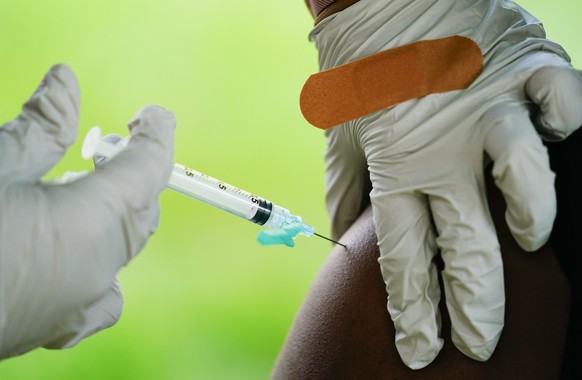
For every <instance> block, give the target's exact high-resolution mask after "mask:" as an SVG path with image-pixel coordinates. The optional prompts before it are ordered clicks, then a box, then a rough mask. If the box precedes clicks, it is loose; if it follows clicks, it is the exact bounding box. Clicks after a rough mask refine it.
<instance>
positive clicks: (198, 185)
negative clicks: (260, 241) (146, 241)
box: [82, 127, 314, 236]
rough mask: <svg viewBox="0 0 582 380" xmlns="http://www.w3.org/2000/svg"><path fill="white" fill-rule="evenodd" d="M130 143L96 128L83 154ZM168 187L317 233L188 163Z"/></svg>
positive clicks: (273, 224)
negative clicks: (115, 141)
mask: <svg viewBox="0 0 582 380" xmlns="http://www.w3.org/2000/svg"><path fill="white" fill-rule="evenodd" d="M127 142H128V139H127V138H125V139H122V140H121V141H120V142H119V143H118V144H117V145H113V144H111V143H109V142H107V141H104V140H102V139H101V130H100V128H99V127H94V128H93V129H91V130H90V131H89V133H88V134H87V136H86V137H85V141H84V144H83V149H82V154H83V157H84V158H86V159H87V158H90V157H93V155H95V154H101V155H103V156H105V157H112V156H114V155H116V154H117V153H119V152H120V151H121V150H123V148H124V147H125V146H126V144H127ZM167 187H168V188H170V189H172V190H174V191H177V192H179V193H181V194H184V195H186V196H188V197H190V198H194V199H196V200H199V201H201V202H204V203H206V204H209V205H211V206H214V207H217V208H219V209H221V210H224V211H227V212H229V213H231V214H234V215H237V216H240V217H241V218H244V219H246V220H249V221H251V222H253V223H256V224H259V225H264V226H267V227H270V228H273V229H283V228H285V227H287V226H288V225H289V224H292V223H301V225H302V226H303V230H302V231H301V234H303V235H306V236H312V235H313V233H314V230H313V228H312V227H311V226H309V225H307V224H305V223H303V222H302V220H301V218H300V217H299V216H296V215H292V214H291V213H290V212H289V210H287V209H285V208H283V207H280V206H277V205H275V204H273V203H271V202H269V201H268V200H266V199H264V198H261V197H259V196H256V195H254V194H251V193H249V192H246V191H244V190H241V189H239V188H237V187H235V186H232V185H229V184H228V183H225V182H222V181H219V180H217V179H215V178H212V177H210V176H208V175H206V174H203V173H200V172H198V171H196V170H193V169H190V168H187V167H186V166H184V165H180V164H174V167H173V170H172V174H171V175H170V179H169V181H168V185H167Z"/></svg>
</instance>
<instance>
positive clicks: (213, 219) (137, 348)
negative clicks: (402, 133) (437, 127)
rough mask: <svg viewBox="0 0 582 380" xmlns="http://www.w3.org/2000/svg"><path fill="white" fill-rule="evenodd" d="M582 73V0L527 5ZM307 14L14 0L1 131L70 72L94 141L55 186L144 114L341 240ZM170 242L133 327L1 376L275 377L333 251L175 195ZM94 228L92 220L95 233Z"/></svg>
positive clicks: (2, 370) (275, 6)
mask: <svg viewBox="0 0 582 380" xmlns="http://www.w3.org/2000/svg"><path fill="white" fill-rule="evenodd" d="M521 4H522V5H523V6H524V7H526V8H527V9H528V10H530V11H531V12H532V13H533V14H534V15H536V16H538V17H539V18H541V19H542V20H543V21H544V24H545V26H546V29H547V31H548V35H549V37H550V38H552V39H554V40H557V41H559V42H560V43H562V44H563V45H564V46H565V47H566V49H567V50H568V51H569V53H570V54H571V55H572V58H573V60H574V64H575V65H578V66H581V65H582V47H581V46H580V44H579V41H578V40H579V39H578V38H577V35H579V34H580V26H579V23H580V21H579V15H580V14H582V3H580V2H579V1H577V0H555V1H553V2H551V3H547V2H545V1H541V0H537V1H536V0H527V1H525V0H524V1H522V2H521ZM311 26H312V19H311V17H310V15H309V13H308V11H307V9H306V8H305V5H304V4H303V1H302V0H295V1H276V2H275V1H266V0H251V1H244V2H241V1H236V0H223V1H211V0H195V1H186V0H165V1H153V0H143V1H136V0H124V1H114V0H100V1H91V0H88V1H73V0H54V1H50V2H46V1H39V0H32V1H27V2H17V1H13V0H12V1H11V0H0V53H1V54H2V60H1V61H0V120H2V121H7V120H10V119H12V118H14V117H15V116H16V115H17V114H18V113H19V112H20V107H21V105H22V103H23V102H24V101H25V100H26V99H27V98H28V96H29V95H30V94H31V93H32V92H33V91H34V89H35V87H36V86H37V84H38V82H39V81H40V79H41V78H42V76H43V74H44V72H45V71H46V70H47V69H48V68H49V67H50V66H51V65H52V64H55V63H58V62H63V63H67V64H68V65H70V66H71V67H72V68H73V70H74V71H75V72H76V74H77V76H78V79H79V82H80V86H81V94H82V112H81V120H80V125H79V139H78V141H77V143H75V144H74V145H73V146H72V147H71V148H70V149H69V151H68V152H67V154H66V155H65V157H64V159H63V161H62V162H61V163H59V164H58V165H57V166H56V167H55V168H54V169H53V170H52V171H51V172H50V173H48V175H47V177H49V178H50V177H56V176H60V175H62V174H63V173H64V172H65V171H79V170H92V164H91V163H90V162H87V161H83V160H82V159H81V158H80V146H81V141H82V138H83V136H84V135H85V133H86V132H87V131H88V130H89V128H91V127H92V126H93V125H100V126H101V127H102V128H103V129H104V131H105V132H106V133H118V134H121V135H126V134H127V130H126V124H127V122H128V121H129V120H130V119H131V118H132V116H133V114H134V113H135V112H137V110H138V109H139V108H141V107H142V106H144V105H147V104H160V105H162V106H164V107H166V108H168V109H170V110H172V111H173V112H174V113H175V114H176V116H177V119H178V128H177V130H176V150H175V151H176V153H175V159H176V161H177V162H180V163H182V164H184V165H187V166H190V167H192V168H194V169H196V170H199V171H202V172H204V173H206V174H208V175H211V176H213V177H216V178H219V179H221V180H223V181H225V182H228V183H230V184H233V185H235V186H238V187H240V188H242V189H245V190H248V191H250V192H253V193H256V194H259V195H261V196H263V197H265V198H267V199H270V200H272V201H273V202H275V203H278V204H280V205H282V206H284V207H287V208H289V209H290V210H291V212H293V213H296V214H299V215H301V216H302V217H303V218H304V220H306V221H307V222H308V223H310V224H312V225H313V226H314V227H315V228H316V230H318V231H319V232H321V233H324V234H328V233H329V226H328V224H329V222H328V219H327V216H326V211H325V206H324V183H323V171H324V164H323V150H324V144H325V141H324V138H323V136H322V133H321V132H320V131H319V130H317V129H315V128H312V127H310V126H308V124H307V123H306V122H305V121H304V120H303V118H302V116H301V113H300V111H299V105H298V96H299V92H300V90H301V87H302V85H303V82H304V81H305V79H306V78H307V77H308V76H309V75H310V74H312V73H314V72H316V71H317V54H316V51H315V48H314V46H313V45H312V44H311V43H309V42H308V40H307V34H308V32H309V31H310V29H311ZM161 209H162V219H161V224H160V228H159V230H158V232H157V233H156V234H155V235H154V236H153V238H152V239H150V241H149V242H148V244H147V246H146V247H145V249H144V250H143V252H142V253H141V254H140V255H139V256H138V257H137V258H136V259H135V260H134V261H133V262H132V263H131V264H130V265H129V267H127V268H124V269H122V270H121V272H120V274H119V277H120V280H121V282H122V286H123V288H124V295H125V299H126V303H125V309H124V314H123V316H122V318H121V320H120V321H119V323H118V324H117V325H115V326H114V327H113V328H110V329H108V330H106V331H103V332H102V333H100V334H97V335H96V336H94V337H92V338H90V339H87V340H86V341H83V342H81V343H80V344H79V345H78V346H77V347H75V348H73V349H70V350H63V351H48V350H44V349H38V350H35V351H33V352H31V353H29V354H26V355H24V356H21V357H17V358H13V359H9V360H6V361H4V362H2V363H0V379H2V380H10V379H18V380H20V379H44V380H52V379H58V380H68V379H84V380H91V379H109V380H115V379H124V380H126V379H138V378H139V379H142V380H148V379H180V380H182V379H218V380H219V379H237V380H241V379H266V378H267V377H268V375H269V372H270V369H271V367H272V365H273V363H274V361H275V359H276V356H277V353H278V350H279V349H280V347H281V345H282V343H283V341H284V339H285V335H286V333H287V330H288V328H289V326H290V325H291V323H292V320H293V317H294V315H295V313H296V311H297V309H298V307H299V306H300V304H301V301H302V299H303V297H304V296H305V293H306V292H307V290H308V288H309V286H310V285H311V282H312V280H313V277H314V276H315V274H316V273H317V271H318V268H319V267H320V265H321V263H322V262H323V260H325V257H326V255H327V252H328V251H329V248H330V246H329V243H327V242H325V241H323V240H319V239H317V238H311V239H307V238H303V237H299V238H298V240H297V247H296V248H293V249H289V248H287V247H261V246H259V245H258V244H257V243H256V242H255V237H256V235H257V233H258V231H259V229H258V227H257V226H255V225H252V224H251V223H248V222H245V221H243V220H240V219H238V218H236V217H234V216H231V215H229V214H226V213H224V212H221V211H218V210H216V209H214V208H211V207H209V206H206V205H204V204H201V203H198V202H195V201H191V200H188V199H187V198H184V197H183V196H181V195H178V194H176V193H172V192H170V191H166V192H164V193H163V194H162V196H161ZM86 224H87V228H91V221H90V220H87V221H86Z"/></svg>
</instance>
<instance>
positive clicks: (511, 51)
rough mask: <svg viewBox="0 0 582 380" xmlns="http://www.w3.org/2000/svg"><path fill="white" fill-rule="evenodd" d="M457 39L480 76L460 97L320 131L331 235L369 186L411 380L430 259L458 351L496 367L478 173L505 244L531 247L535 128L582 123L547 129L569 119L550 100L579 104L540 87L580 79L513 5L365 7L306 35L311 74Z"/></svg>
mask: <svg viewBox="0 0 582 380" xmlns="http://www.w3.org/2000/svg"><path fill="white" fill-rule="evenodd" d="M453 35H459V36H464V37H467V38H470V39H472V40H473V41H475V42H476V43H477V44H478V45H479V48H480V49H481V51H482V53H483V59H484V70H483V72H482V74H481V75H480V76H479V77H478V78H477V79H476V80H475V81H474V82H473V83H472V85H471V86H470V87H469V88H468V89H466V90H463V91H452V92H448V93H443V94H433V95H429V96H426V97H423V98H419V99H413V100H409V101H406V102H403V103H400V104H398V105H396V106H394V107H391V108H388V109H385V110H381V111H379V112H375V113H372V114H369V115H366V116H364V117H360V118H357V119H354V120H352V121H349V122H347V123H344V124H342V125H339V126H337V127H335V128H332V129H329V130H327V131H326V137H327V153H326V160H327V172H326V176H327V195H326V196H327V204H328V210H329V212H330V215H331V219H332V220H333V222H334V223H336V225H334V227H333V228H334V236H340V235H341V234H342V233H343V232H344V231H345V229H346V228H347V226H349V224H350V222H353V221H354V219H355V218H354V217H353V215H355V212H354V208H353V207H356V208H357V207H358V205H359V204H360V199H361V196H362V194H356V191H354V189H363V188H364V187H365V186H364V183H365V181H366V178H367V177H368V173H369V178H370V180H371V182H372V191H371V193H370V198H371V202H372V206H373V217H374V224H375V228H376V234H377V235H378V237H379V247H380V254H381V257H380V259H379V263H380V265H381V269H382V274H383V277H384V280H385V283H386V289H387V292H388V294H390V297H389V299H388V306H387V307H388V310H389V312H390V315H391V317H392V320H393V322H394V325H395V328H396V347H397V349H398V351H399V353H400V356H401V358H402V360H403V362H404V363H405V364H406V365H407V366H409V367H410V368H413V369H418V368H422V367H424V366H426V365H428V364H429V363H430V362H432V360H433V359H434V358H435V357H436V355H437V354H438V352H439V350H440V348H441V347H442V339H441V337H440V323H439V319H440V316H439V315H438V310H437V309H436V308H435V304H436V303H438V301H439V299H440V296H439V292H440V289H439V288H438V283H437V281H436V275H435V264H434V261H433V260H432V258H433V257H434V255H435V254H436V250H437V249H440V251H441V253H442V257H443V260H444V264H445V268H444V271H443V272H442V273H443V282H444V291H445V294H446V300H447V309H448V311H449V314H450V317H451V321H452V340H453V342H454V344H455V345H456V346H457V348H458V349H459V350H460V351H462V352H463V353H464V354H466V355H467V356H469V357H471V358H473V359H475V360H479V361H484V360H487V359H488V358H489V357H490V356H491V355H492V353H493V351H494V349H495V347H496V344H497V341H498V339H499V337H500V334H501V331H502V329H503V323H504V307H505V300H504V285H503V284H504V278H503V265H502V261H501V256H500V252H499V244H498V243H497V237H496V233H495V229H494V228H493V224H492V221H491V217H490V215H489V211H488V206H487V200H486V197H485V187H484V179H483V163H484V162H487V161H489V160H493V161H494V167H493V170H494V174H495V181H496V184H497V185H498V187H499V188H500V189H501V191H502V193H503V195H504V197H505V198H506V200H507V204H508V211H507V214H506V219H507V221H508V224H509V226H510V227H511V229H512V234H513V235H514V237H515V238H516V240H517V241H518V242H519V243H520V245H521V246H522V247H523V248H524V249H526V250H535V249H537V248H538V247H539V246H540V245H541V244H543V243H544V242H545V241H546V240H547V237H548V235H549V232H550V229H551V226H552V222H553V220H554V216H555V194H554V188H553V180H554V174H553V173H552V171H551V170H550V168H549V164H548V157H547V152H546V150H545V148H544V147H543V145H542V142H541V139H540V137H539V136H538V135H537V132H536V128H540V130H541V131H542V132H543V134H545V137H546V138H547V137H548V136H550V137H554V138H563V137H565V136H567V135H569V134H570V133H572V131H574V130H575V129H576V128H578V127H579V126H580V125H581V124H582V116H580V115H578V116H577V115H576V114H574V115H572V116H571V117H570V116H568V117H566V118H565V120H566V122H564V123H563V124H561V125H557V124H559V123H555V124H551V123H554V121H553V120H552V117H550V116H548V115H546V114H545V112H547V111H548V110H552V112H551V114H552V115H559V114H563V113H566V112H567V111H568V106H564V112H562V109H561V108H562V105H561V103H560V101H561V100H560V99H561V96H558V95H559V94H566V96H565V97H564V98H566V99H569V101H568V103H569V104H574V105H575V107H577V106H579V104H582V93H580V92H578V87H577V86H576V85H574V86H570V87H566V86H560V85H559V84H558V85H556V86H554V84H552V83H547V82H546V80H548V79H544V76H546V72H547V71H546V70H548V68H555V69H556V70H558V71H559V72H560V75H563V76H564V77H565V78H568V79H566V80H564V81H565V82H568V81H572V82H577V81H581V80H582V79H581V78H580V75H579V73H578V72H576V71H575V70H573V69H572V67H571V66H570V64H569V57H568V55H567V54H566V53H565V52H564V51H563V49H562V48H561V47H560V46H559V45H558V44H556V43H554V42H552V41H549V40H547V39H546V38H545V32H544V29H543V27H542V25H541V23H540V22H539V21H538V20H537V19H535V18H534V17H533V16H531V15H530V14H529V13H527V12H526V11H525V10H523V9H522V8H520V7H519V6H518V5H516V4H515V3H513V2H512V1H488V0H461V1H459V0H428V1H415V2H411V1H407V0H394V1H376V0H361V1H359V2H358V3H356V4H354V5H352V6H351V7H349V8H347V9H345V10H344V11H342V12H339V13H337V14H335V15H332V16H330V17H328V18H326V19H324V20H323V21H321V22H320V23H319V24H318V25H317V26H316V27H315V28H314V29H313V31H312V32H311V34H310V39H311V40H313V41H315V43H316V46H317V49H318V51H319V64H320V69H321V70H327V69H330V68H333V67H336V66H339V65H342V64H346V63H348V62H351V61H354V60H357V59H361V58H364V57H368V56H371V55H373V54H375V53H378V52H379V51H384V50H388V49H393V48H397V47H399V46H403V45H406V44H410V43H413V42H415V41H419V40H429V39H438V38H443V37H446V36H453ZM552 77H553V76H552ZM549 89H552V90H551V91H550V90H549ZM526 90H527V91H528V92H526ZM554 90H555V91H554ZM536 94H537V95H536ZM532 99H533V100H536V101H538V100H539V101H541V102H542V103H541V104H540V108H541V111H542V112H541V116H540V117H539V119H540V120H543V121H544V123H545V124H544V123H542V124H541V125H536V126H535V127H534V125H533V124H532V122H531V121H530V118H529V114H530V110H531V109H532V108H533V107H532V103H531V101H532ZM568 119H569V121H568ZM568 123H571V124H568ZM350 147H355V148H354V149H347V150H346V148H350ZM346 151H347V153H344V152H346ZM344 154H345V155H346V157H343V156H342V155H344ZM362 162H365V163H366V164H367V168H366V167H365V165H362V164H361V163H362ZM342 178H344V179H343V180H342ZM349 206H351V207H352V208H348V207H349ZM340 222H341V223H340ZM433 241H434V242H435V243H433Z"/></svg>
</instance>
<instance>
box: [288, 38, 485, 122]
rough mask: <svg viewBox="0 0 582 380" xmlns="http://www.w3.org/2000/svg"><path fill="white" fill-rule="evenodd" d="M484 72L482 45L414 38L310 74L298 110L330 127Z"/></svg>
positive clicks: (450, 88) (468, 82)
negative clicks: (409, 41)
mask: <svg viewBox="0 0 582 380" xmlns="http://www.w3.org/2000/svg"><path fill="white" fill-rule="evenodd" d="M482 70H483V54H482V53H481V49H480V48H479V46H478V45H477V44H476V43H475V42H474V41H473V40H471V39H469V38H466V37H462V36H451V37H445V38H440V39H436V40H423V41H418V42H414V43H411V44H409V45H405V46H400V47H397V48H394V49H390V50H386V51H383V52H380V53H377V54H374V55H372V56H369V57H366V58H362V59H359V60H356V61H353V62H350V63H347V64H345V65H341V66H337V67H334V68H332V69H329V70H325V71H322V72H320V73H317V74H314V75H312V76H310V77H309V79H307V81H306V82H305V85H304V86H303V89H302V91H301V95H300V99H299V101H300V106H301V112H302V113H303V116H304V117H305V119H306V120H307V121H308V122H309V123H310V124H313V125H314V126H316V127H317V128H321V129H328V128H331V127H334V126H336V125H339V124H342V123H345V122H347V121H350V120H354V119H356V118H358V117H361V116H364V115H367V114H370V113H373V112H376V111H379V110H382V109H384V108H387V107H391V106H394V105H396V104H398V103H402V102H405V101H407V100H410V99H415V98H420V97H423V96H426V95H430V94H436V93H443V92H448V91H454V90H461V89H465V88H467V87H469V85H471V83H473V81H474V80H475V79H476V78H477V77H478V76H479V74H480V73H481V71H482Z"/></svg>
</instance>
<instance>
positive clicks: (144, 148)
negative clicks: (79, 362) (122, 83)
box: [0, 65, 176, 358]
mask: <svg viewBox="0 0 582 380" xmlns="http://www.w3.org/2000/svg"><path fill="white" fill-rule="evenodd" d="M78 119H79V88H78V84H77V80H76V78H75V76H74V74H73V72H72V71H71V70H70V69H69V68H68V67H67V66H65V65H56V66H54V67H52V68H51V69H50V71H49V72H48V73H47V74H46V76H45V78H44V80H43V81H42V83H41V84H40V86H39V87H38V89H37V90H36V92H35V93H34V94H33V95H32V97H31V98H30V99H29V100H28V102H27V103H26V104H25V105H24V106H23V111H22V114H21V115H20V116H18V117H17V118H16V119H15V120H13V121H11V122H9V123H7V124H5V125H4V126H3V127H2V128H1V129H0V210H2V212H1V213H0V358H6V357H10V356H14V355H18V354H22V353H24V352H27V351H29V350H31V349H34V348H36V347H39V346H45V347H49V348H59V347H67V346H71V345H73V344H75V343H76V342H78V341H79V340H80V339H82V338H84V337H86V336H88V335H90V334H92V333H94V332H96V331H99V330H100V329H103V328H105V327H107V326H109V325H111V324H113V323H115V321H116V320H117V318H118V317H119V314H120V312H121V306H122V300H121V293H120V291H119V288H118V284H117V282H116V280H115V274H116V273H117V271H118V270H119V269H120V268H121V267H122V266H124V265H125V264H126V263H127V262H128V261H129V260H130V259H131V258H133V257H134V256H135V255H136V254H137V253H138V252H139V251H140V250H141V249H142V248H143V246H144V245H145V243H146V241H147V239H148V238H149V236H150V235H151V234H152V233H153V232H154V231H155V230H156V228H157V225H158V220H159V209H158V202H157V198H158V194H159V193H160V192H161V191H162V190H163V189H164V188H165V185H166V183H167V181H168V178H169V175H170V172H171V169H172V161H173V140H174V128H175V124H176V121H175V118H174V115H173V114H172V113H171V112H169V111H166V110H164V109H163V108H161V107H156V106H150V107H145V108H143V109H142V110H140V111H139V112H138V113H137V114H136V115H135V117H134V119H133V120H132V121H131V122H130V124H129V129H130V131H131V136H132V137H131V141H130V143H129V146H128V147H127V148H126V149H125V150H124V151H123V152H122V153H120V154H118V155H117V156H116V157H114V158H112V159H111V160H110V161H108V162H106V163H105V164H103V165H102V166H101V167H97V169H96V171H95V172H94V173H92V174H89V175H87V176H85V177H82V178H80V179H77V180H74V181H72V182H70V183H66V184H62V185H55V184H47V183H42V182H41V180H40V179H41V177H42V176H43V175H44V174H45V173H46V172H47V171H48V170H49V169H50V168H51V167H53V166H54V165H55V164H56V163H57V162H58V161H59V160H60V159H61V157H62V156H63V154H64V153H65V151H66V149H67V148H68V147H69V146H70V145H71V144H72V143H73V142H74V141H75V139H76V134H77V124H78Z"/></svg>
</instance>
